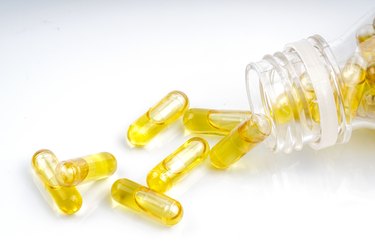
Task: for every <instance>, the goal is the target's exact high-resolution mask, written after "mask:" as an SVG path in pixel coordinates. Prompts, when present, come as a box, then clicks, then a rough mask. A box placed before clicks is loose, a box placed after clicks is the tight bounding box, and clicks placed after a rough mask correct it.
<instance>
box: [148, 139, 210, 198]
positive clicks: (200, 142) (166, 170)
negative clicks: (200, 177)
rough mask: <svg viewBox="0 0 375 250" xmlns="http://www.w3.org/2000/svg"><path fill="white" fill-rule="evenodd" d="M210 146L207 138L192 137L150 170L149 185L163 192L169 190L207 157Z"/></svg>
mask: <svg viewBox="0 0 375 250" xmlns="http://www.w3.org/2000/svg"><path fill="white" fill-rule="evenodd" d="M209 148H210V146H209V145H208V143H207V141H206V140H204V139H202V138H199V137H193V138H190V139H189V140H188V141H186V142H185V143H184V144H183V145H182V146H180V147H179V148H178V149H176V151H174V152H173V153H172V154H170V155H169V156H167V157H166V158H165V159H164V160H163V161H162V162H160V163H159V164H158V165H157V166H156V167H154V168H153V169H152V170H151V171H150V172H149V174H148V175H147V185H148V186H149V187H150V188H151V189H153V190H155V191H158V192H161V193H163V192H165V191H167V190H168V189H170V188H171V187H172V186H173V185H174V183H176V182H177V181H178V180H180V179H181V178H182V177H184V176H185V175H186V174H187V173H189V172H190V171H191V170H193V169H194V168H195V167H196V166H198V164H199V163H201V162H202V161H204V160H205V159H206V158H207V156H208V152H209Z"/></svg>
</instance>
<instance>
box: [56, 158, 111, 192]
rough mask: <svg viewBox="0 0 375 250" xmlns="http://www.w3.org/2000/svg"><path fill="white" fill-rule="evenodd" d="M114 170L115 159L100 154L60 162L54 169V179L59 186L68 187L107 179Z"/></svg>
mask: <svg viewBox="0 0 375 250" xmlns="http://www.w3.org/2000/svg"><path fill="white" fill-rule="evenodd" d="M116 169H117V161H116V158H115V157H114V156H113V155H112V154H110V153H107V152H102V153H98V154H93V155H88V156H84V157H81V158H76V159H72V160H67V161H62V162H60V163H59V164H58V165H57V167H56V177H57V180H58V182H59V184H60V185H61V186H67V187H69V186H75V185H78V184H80V183H82V182H87V181H92V180H100V179H103V178H107V177H108V176H111V175H112V174H113V173H114V172H115V171H116Z"/></svg>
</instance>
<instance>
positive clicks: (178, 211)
mask: <svg viewBox="0 0 375 250" xmlns="http://www.w3.org/2000/svg"><path fill="white" fill-rule="evenodd" d="M111 195H112V199H113V200H115V201H116V202H118V203H119V204H121V205H123V206H125V207H128V208H130V209H132V210H134V211H138V212H142V213H144V214H146V215H148V216H150V217H152V218H154V219H156V220H158V221H159V222H161V223H163V224H165V225H168V226H171V225H175V224H177V223H178V222H179V221H180V220H181V218H182V215H183V209H182V206H181V204H180V203H179V202H178V201H176V200H174V199H172V198H170V197H168V196H166V195H164V194H161V193H158V192H156V191H153V190H151V189H149V188H147V187H144V186H142V185H140V184H138V183H135V182H133V181H131V180H129V179H119V180H117V181H116V182H115V183H114V184H113V185H112V189H111Z"/></svg>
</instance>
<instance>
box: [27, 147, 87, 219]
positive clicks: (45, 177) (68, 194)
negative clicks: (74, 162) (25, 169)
mask: <svg viewBox="0 0 375 250" xmlns="http://www.w3.org/2000/svg"><path fill="white" fill-rule="evenodd" d="M58 163H59V161H58V159H57V157H56V156H55V154H53V153H52V152H51V151H50V150H39V151H38V152H36V153H35V154H34V156H33V158H32V166H33V169H34V171H35V173H36V175H37V176H38V177H39V179H40V180H41V182H42V183H43V185H44V187H45V188H46V190H47V191H48V193H49V194H50V196H51V197H52V199H53V200H54V202H55V204H56V206H57V207H58V208H59V209H60V211H61V212H63V213H65V214H74V213H76V212H77V211H78V210H79V209H80V208H81V206H82V197H81V194H80V193H79V192H78V190H77V188H75V187H63V186H60V185H59V183H58V181H57V179H56V176H55V168H56V166H57V164H58Z"/></svg>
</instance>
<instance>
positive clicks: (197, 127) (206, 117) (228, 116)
mask: <svg viewBox="0 0 375 250" xmlns="http://www.w3.org/2000/svg"><path fill="white" fill-rule="evenodd" d="M250 115H251V112H246V111H237V110H214V109H198V108H192V109H189V110H187V111H186V112H185V114H184V118H183V121H184V126H185V128H186V129H188V130H189V131H191V132H193V133H198V134H216V135H227V134H229V132H230V131H231V130H232V129H234V128H235V127H237V126H238V125H239V124H240V123H241V122H243V121H244V120H246V119H247V118H249V116H250Z"/></svg>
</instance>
